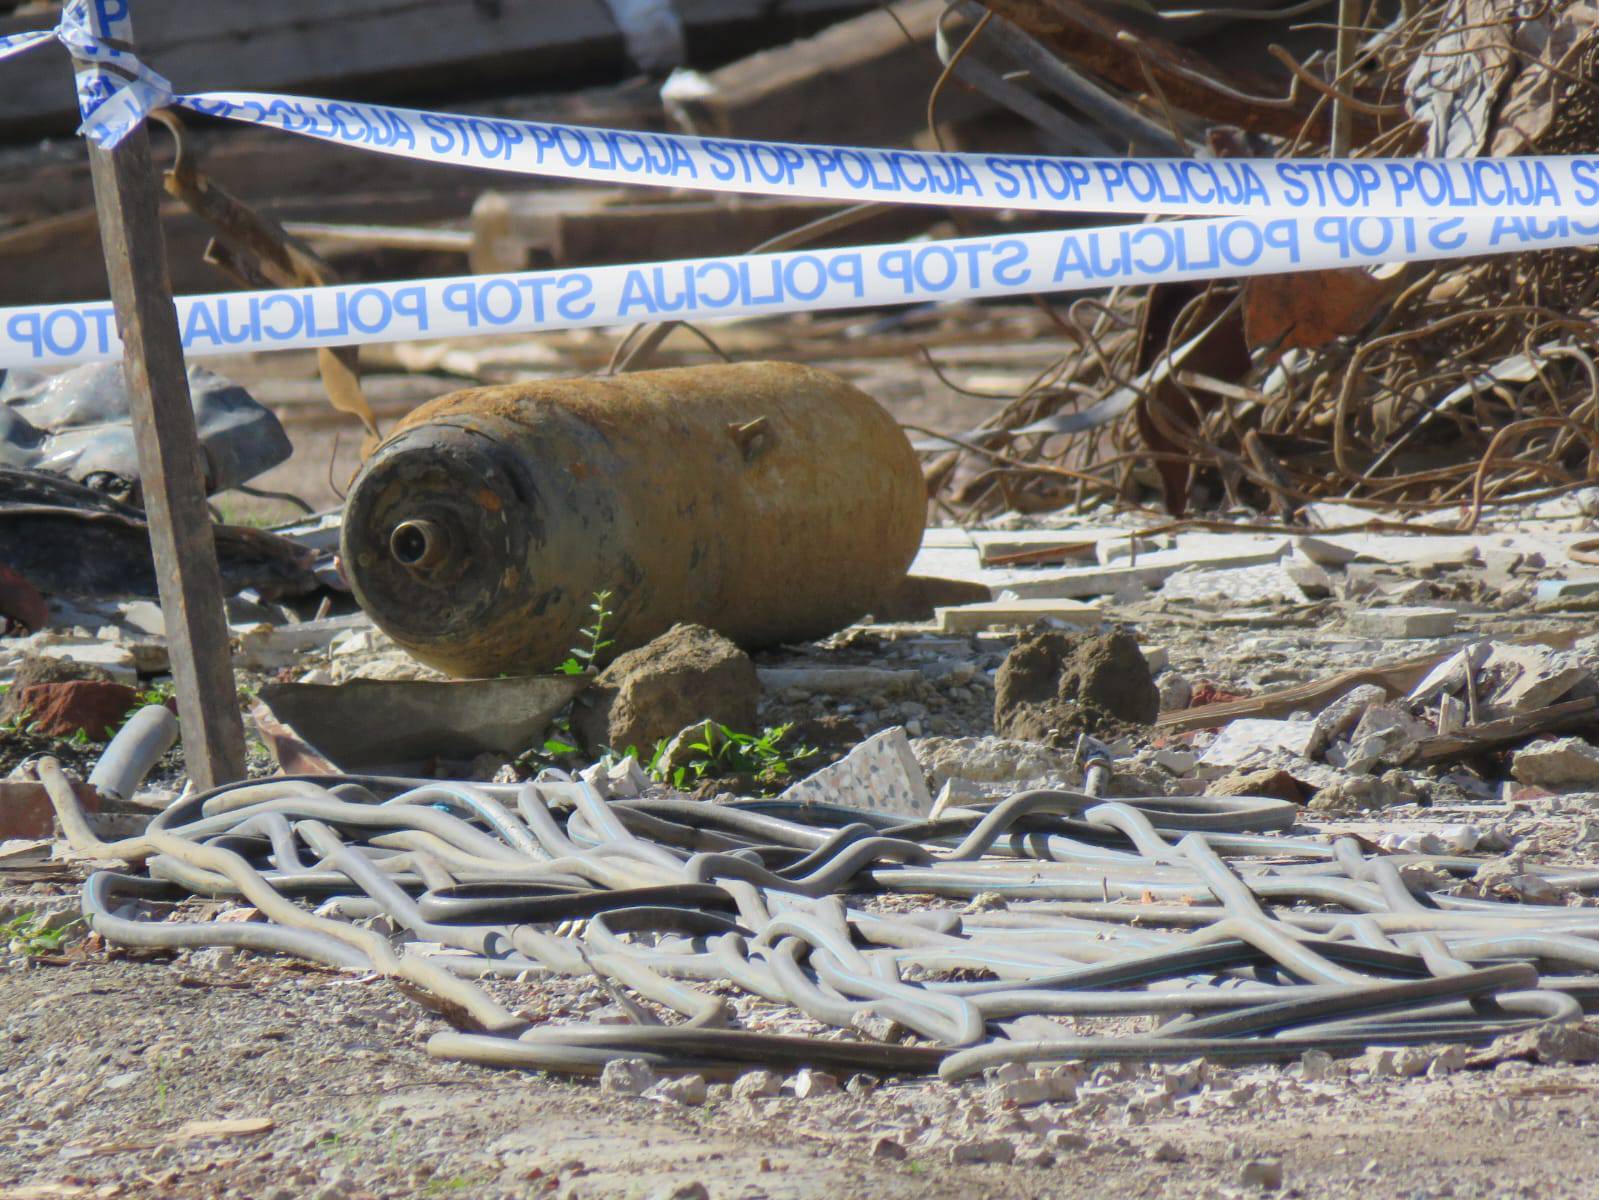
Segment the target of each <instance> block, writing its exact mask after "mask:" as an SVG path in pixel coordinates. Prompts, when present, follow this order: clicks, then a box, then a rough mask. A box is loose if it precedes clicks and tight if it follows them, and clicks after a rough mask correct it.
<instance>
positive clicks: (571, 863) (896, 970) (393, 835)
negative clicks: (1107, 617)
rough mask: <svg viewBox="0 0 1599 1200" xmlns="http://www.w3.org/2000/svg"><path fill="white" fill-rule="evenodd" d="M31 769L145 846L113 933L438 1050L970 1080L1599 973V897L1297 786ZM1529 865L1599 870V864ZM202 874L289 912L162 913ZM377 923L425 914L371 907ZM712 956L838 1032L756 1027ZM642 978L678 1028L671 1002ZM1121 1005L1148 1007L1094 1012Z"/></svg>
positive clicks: (158, 722) (1558, 984)
mask: <svg viewBox="0 0 1599 1200" xmlns="http://www.w3.org/2000/svg"><path fill="white" fill-rule="evenodd" d="M160 711H162V712H164V710H160ZM165 720H167V721H169V720H170V718H165ZM158 726H163V727H164V719H163V718H162V717H160V716H155V715H151V716H149V717H147V718H146V717H143V716H141V717H140V718H139V719H137V720H136V721H135V722H132V723H130V726H129V728H128V730H126V731H125V732H124V734H123V735H121V736H119V738H118V739H117V741H115V742H113V744H112V746H111V747H110V748H108V750H107V752H106V757H105V759H103V760H102V762H101V765H100V767H99V768H97V770H96V775H95V778H96V779H97V780H101V781H102V782H103V780H104V779H105V778H108V777H119V779H118V782H117V783H116V786H117V787H118V788H120V789H123V794H126V793H127V792H130V791H131V788H132V783H133V782H136V780H137V778H142V776H143V772H144V770H146V769H147V768H148V762H149V761H153V759H154V756H155V755H157V754H159V753H160V750H159V749H156V748H155V747H156V746H158V745H159V744H160V741H161V738H160V737H154V736H152V732H153V731H154V730H156V728H157V727H158ZM141 738H143V739H144V740H143V742H142V743H141V742H140V739H141ZM167 740H168V741H170V737H168V739H167ZM163 748H164V747H163ZM147 760H148V761H147ZM39 774H40V778H41V779H42V780H43V782H44V783H45V785H46V787H47V788H48V790H49V793H50V796H51V799H52V801H53V803H54V804H55V807H56V811H57V813H58V815H59V817H60V820H61V822H62V825H63V828H64V829H65V831H66V833H67V836H68V838H69V840H70V842H71V844H72V845H73V847H74V848H75V849H76V850H77V851H79V852H80V853H83V854H87V855H92V856H94V857H97V858H114V859H121V860H123V861H124V862H127V863H130V864H135V865H142V867H143V869H144V873H143V874H133V873H124V872H112V871H101V872H98V873H96V874H94V875H93V876H92V877H91V878H90V879H89V880H88V881H87V883H86V884H85V887H84V893H83V909H84V913H85V914H86V916H87V917H88V919H89V922H90V924H91V925H92V927H93V928H94V930H96V931H97V932H98V933H100V934H101V935H102V936H103V937H105V938H106V939H107V940H108V941H111V942H115V943H120V944H124V945H131V946H144V947H165V948H178V947H193V946H206V945H226V946H236V947H247V948H249V949H251V950H253V951H260V952H270V953H281V954H289V955H297V956H300V957H302V958H306V959H312V960H315V961H318V962H321V963H326V964H330V965H332V966H335V967H339V968H345V969H350V970H359V971H377V972H380V973H382V974H385V975H388V976H392V977H395V978H397V979H399V980H402V981H405V982H406V983H408V984H409V985H411V988H410V990H411V991H412V992H413V993H415V992H416V991H417V990H418V989H420V991H421V992H423V993H426V994H427V995H428V996H429V997H430V998H431V1000H432V1002H433V1003H434V1004H435V1006H436V1007H440V1008H441V1009H443V1010H444V1011H446V1012H447V1013H449V1014H451V1016H452V1018H453V1023H454V1024H455V1025H456V1026H457V1028H458V1029H461V1030H463V1032H454V1033H443V1034H437V1035H435V1036H434V1037H433V1038H432V1039H431V1040H430V1042H429V1043H428V1049H429V1051H430V1052H431V1053H433V1054H435V1055H439V1056H442V1057H449V1058H458V1059H468V1060H472V1061H477V1062H484V1063H492V1064H499V1065H514V1066H522V1067H529V1068H538V1069H544V1070H551V1071H564V1072H576V1073H589V1074H592V1073H597V1072H598V1071H599V1070H600V1069H601V1068H602V1067H603V1066H604V1064H605V1063H606V1062H608V1061H610V1060H612V1059H616V1058H624V1057H625V1058H642V1059H645V1060H646V1061H648V1062H649V1063H651V1064H652V1065H653V1066H655V1067H656V1068H657V1069H659V1070H663V1071H695V1072H701V1073H706V1074H727V1073H733V1072H737V1071H739V1070H744V1069H748V1068H750V1067H751V1066H757V1065H759V1066H784V1067H797V1066H802V1065H809V1066H814V1067H818V1068H821V1069H834V1070H841V1071H852V1072H854V1071H860V1072H874V1073H880V1074H895V1075H912V1074H927V1073H932V1072H935V1071H936V1072H938V1073H939V1074H940V1075H942V1076H943V1077H944V1078H946V1079H952V1080H953V1079H960V1078H964V1077H966V1076H969V1075H972V1074H974V1073H977V1072H980V1071H982V1070H984V1069H985V1068H988V1067H992V1066H997V1065H1000V1064H1004V1063H1010V1062H1017V1063H1048V1062H1061V1061H1067V1060H1074V1059H1087V1060H1102V1059H1110V1058H1125V1059H1144V1060H1154V1059H1189V1058H1194V1057H1198V1056H1207V1057H1210V1058H1213V1059H1217V1060H1227V1061H1234V1062H1240V1061H1271V1060H1284V1059H1291V1058H1295V1057H1298V1056H1299V1055H1301V1054H1303V1053H1304V1052H1305V1051H1307V1050H1311V1049H1322V1050H1328V1051H1331V1052H1334V1053H1353V1052H1355V1051H1358V1050H1359V1049H1361V1048H1363V1047H1366V1046H1368V1045H1373V1044H1377V1045H1386V1046H1392V1045H1403V1044H1413V1043H1426V1042H1448V1041H1455V1042H1466V1043H1482V1042H1486V1041H1489V1040H1491V1039H1493V1038H1495V1037H1498V1036H1500V1035H1503V1034H1507V1033H1514V1032H1518V1031H1521V1030H1525V1029H1527V1028H1530V1027H1532V1026H1534V1025H1537V1024H1540V1023H1543V1022H1565V1021H1573V1020H1576V1019H1579V1018H1580V1017H1581V1014H1582V1011H1583V1006H1584V1004H1586V1003H1589V1002H1590V1001H1592V1000H1594V999H1595V998H1599V942H1596V941H1595V938H1599V911H1596V910H1594V909H1592V908H1568V907H1563V906H1553V905H1549V906H1545V905H1537V904H1523V903H1514V902H1505V903H1501V902H1497V901H1493V900H1487V899H1477V898H1471V897H1467V896H1459V895H1451V894H1448V890H1447V888H1448V887H1449V886H1451V885H1452V884H1453V882H1455V881H1456V880H1458V879H1461V878H1465V877H1469V876H1470V875H1471V874H1472V873H1473V872H1475V871H1476V870H1477V869H1478V867H1480V866H1481V865H1482V861H1483V860H1481V859H1476V858H1469V857H1458V856H1442V855H1417V854H1386V855H1377V854H1368V853H1366V852H1365V851H1363V850H1362V849H1361V847H1360V846H1359V844H1358V843H1357V842H1355V841H1354V840H1353V839H1351V838H1339V839H1337V840H1335V841H1333V842H1331V843H1330V844H1329V843H1327V842H1324V841H1319V840H1315V839H1314V838H1311V837H1308V836H1292V835H1291V834H1289V833H1286V832H1284V831H1287V830H1290V829H1291V827H1292V826H1293V824H1294V821H1295V818H1296V812H1297V810H1296V809H1295V807H1294V806H1293V805H1291V804H1287V803H1284V802H1280V801H1275V800H1265V799H1254V798H1240V797H1226V798H1210V797H1198V798H1182V797H1158V798H1147V799H1116V800H1105V799H1100V798H1098V797H1094V796H1090V795H1085V794H1082V793H1079V792H1073V791H1054V790H1051V791H1029V792H1023V793H1021V794H1019V795H1016V796H1012V797H1011V798H1009V799H1007V800H1005V801H1003V802H1001V803H1000V804H998V805H997V807H994V808H993V809H992V810H990V811H987V812H964V813H960V814H956V815H950V816H948V817H946V818H944V819H939V820H931V821H921V822H907V821H906V820H905V819H904V818H902V817H896V816H892V815H886V814H881V813H873V812H865V811H860V810H856V809H848V808H841V807H830V806H806V807H799V806H794V805H784V804H781V803H779V802H774V801H750V802H744V803H739V804H731V805H718V804H713V803H708V802H701V801H693V800H688V799H681V798H674V797H666V798H649V797H645V798H637V799H625V800H621V799H612V800H606V799H603V798H602V797H601V796H600V795H599V794H597V793H596V792H595V791H594V790H593V789H592V788H591V787H589V786H588V785H587V784H584V783H581V782H564V783H555V784H549V785H541V784H537V783H534V784H524V785H492V784H477V783H470V784H469V783H446V782H432V781H420V780H409V779H391V778H384V777H369V776H361V777H354V776H343V777H314V778H311V777H279V778H273V779H269V780H257V781H246V782H243V783H239V784H234V785H229V786H227V787H222V788H217V789H214V790H213V791H210V792H206V793H202V794H196V795H189V796H186V797H184V798H182V799H180V800H178V801H177V802H175V803H174V804H173V805H172V806H171V807H170V808H168V809H167V810H166V811H165V812H163V813H161V814H160V815H159V816H157V817H155V818H154V819H153V820H152V821H151V822H150V825H149V827H148V829H147V830H146V832H145V833H144V835H143V836H142V837H139V838H133V839H128V840H126V841H121V842H112V843H106V842H102V841H100V840H99V839H98V838H96V837H95V835H94V834H93V832H92V831H91V830H90V829H89V827H88V825H87V823H86V821H85V819H84V817H83V814H82V812H81V810H80V809H79V806H78V802H77V799H76V797H75V795H74V793H73V789H72V785H71V782H70V781H69V780H68V779H67V777H66V776H65V775H64V774H63V773H62V771H61V769H60V767H59V765H58V764H57V763H55V762H54V761H53V760H50V759H45V760H43V761H41V762H40V764H39ZM1541 873H1543V874H1545V875H1546V876H1547V877H1548V879H1549V882H1550V883H1551V884H1553V885H1555V886H1557V887H1561V888H1566V889H1576V890H1585V889H1594V888H1599V871H1591V870H1590V871H1575V870H1573V871H1557V870H1554V869H1542V872H1541ZM196 894H198V895H204V896H213V897H237V898H239V899H241V900H242V901H244V902H245V903H248V904H250V905H254V906H255V907H256V908H258V909H259V910H260V911H261V913H262V914H263V915H264V916H265V917H266V918H268V921H267V922H264V923H236V922H184V921H175V920H167V919H162V917H163V915H165V914H166V913H167V912H169V911H170V908H169V906H170V902H173V901H177V900H181V899H183V898H186V897H188V896H191V895H196ZM918 897H919V898H921V903H918V902H917V900H916V898H918ZM934 898H938V899H937V900H935V899H934ZM951 900H965V901H967V902H968V903H967V904H966V905H965V907H964V908H956V907H955V906H953V905H952V904H951V903H950V901H951ZM973 901H975V903H973ZM380 914H381V915H386V916H387V917H388V918H389V919H390V920H391V921H392V922H393V923H394V925H395V926H396V927H397V928H399V929H400V930H402V931H404V934H403V935H402V936H401V937H398V938H391V937H389V936H385V935H384V934H382V933H380V932H377V931H376V930H375V929H373V928H370V927H368V926H369V925H370V924H371V923H370V922H367V921H365V919H366V918H369V917H372V916H376V915H380ZM405 935H409V936H408V937H407V936H405ZM524 972H526V973H529V974H530V975H531V976H533V977H536V976H539V975H541V974H543V973H546V972H553V973H557V974H563V975H571V976H587V977H594V976H598V977H599V978H600V979H601V980H602V981H604V982H605V985H606V987H607V988H608V989H610V990H612V991H613V992H615V993H616V994H618V995H620V996H622V997H623V998H624V1001H625V1004H626V1009H625V1010H626V1011H627V1012H630V1013H632V1014H633V1015H634V1016H635V1017H636V1018H637V1019H638V1021H639V1023H637V1024H633V1025H615V1024H586V1023H572V1024H553V1023H533V1024H530V1023H529V1021H528V1020H526V1019H525V1018H523V1017H520V1016H518V1015H516V1014H515V1013H513V1012H511V1011H509V1010H508V1009H507V1008H506V1007H505V1006H504V1005H502V1004H501V1003H500V1002H499V1001H498V1000H496V999H495V998H494V996H492V995H491V994H490V992H489V991H488V990H487V989H485V988H484V987H483V986H481V984H480V982H477V981H480V980H482V979H484V978H487V977H490V976H520V975H522V974H523V973H524ZM721 981H730V982H731V984H732V985H733V986H734V987H736V988H737V989H741V990H742V991H744V992H747V993H751V994H753V995H755V996H759V997H763V998H765V999H766V1000H769V1001H774V1002H778V1003H781V1004H783V1005H787V1006H792V1008H793V1009H795V1010H798V1013H800V1014H804V1016H806V1017H809V1018H812V1019H814V1020H815V1021H818V1022H821V1023H823V1024H824V1025H827V1026H830V1027H833V1030H834V1032H830V1033H829V1034H828V1035H827V1036H820V1037H794V1036H779V1035H774V1034H768V1033H761V1032H756V1031H751V1030H746V1029H740V1028H737V1027H736V1023H735V1017H734V1014H733V1012H732V1010H731V1009H730V1006H729V1004H728V1003H727V1001H726V999H725V998H724V995H723V994H722V993H725V992H729V991H731V990H733V989H732V988H729V987H728V986H727V985H726V983H723V982H721ZM696 984H699V985H701V986H696ZM706 985H710V986H706ZM637 997H641V998H644V999H646V1000H648V1001H652V1002H654V1004H656V1005H659V1006H662V1007H664V1009H666V1010H670V1011H671V1012H675V1013H677V1014H681V1016H682V1017H683V1018H684V1019H683V1020H682V1021H681V1022H679V1023H675V1024H667V1023H663V1022H661V1021H660V1020H659V1018H658V1017H657V1016H656V1015H655V1013H656V1011H658V1010H654V1009H651V1008H649V1007H648V1006H646V1005H643V1004H640V1003H637V1001H636V999H635V998H637ZM1128 1017H1143V1018H1152V1020H1142V1021H1132V1022H1129V1021H1127V1020H1125V1019H1123V1020H1120V1021H1114V1022H1112V1021H1095V1020H1092V1019H1097V1018H1128ZM1059 1018H1069V1019H1070V1020H1068V1021H1066V1022H1064V1023H1063V1022H1062V1021H1061V1020H1060V1019H1059ZM1080 1022H1086V1023H1087V1024H1088V1025H1089V1026H1090V1027H1092V1028H1094V1029H1095V1030H1096V1032H1095V1033H1094V1034H1093V1035H1092V1036H1083V1035H1082V1033H1081V1032H1080V1026H1079V1023H1080ZM1112 1025H1113V1026H1115V1027H1116V1028H1119V1029H1125V1028H1127V1027H1129V1026H1137V1027H1138V1028H1141V1029H1148V1028H1150V1027H1151V1026H1153V1032H1141V1033H1137V1034H1123V1033H1118V1032H1115V1031H1114V1030H1106V1029H1104V1028H1102V1027H1104V1026H1112Z"/></svg>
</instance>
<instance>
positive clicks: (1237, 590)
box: [1160, 562, 1310, 608]
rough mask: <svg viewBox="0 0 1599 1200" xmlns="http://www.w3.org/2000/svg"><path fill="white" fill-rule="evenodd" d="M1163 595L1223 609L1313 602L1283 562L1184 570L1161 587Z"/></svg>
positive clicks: (1165, 597)
mask: <svg viewBox="0 0 1599 1200" xmlns="http://www.w3.org/2000/svg"><path fill="white" fill-rule="evenodd" d="M1160 595H1161V599H1163V600H1173V601H1185V602H1187V603H1190V604H1195V605H1200V606H1204V607H1224V608H1237V607H1239V606H1240V605H1260V604H1305V603H1308V602H1309V600H1310V597H1309V596H1307V595H1306V594H1305V592H1304V589H1303V588H1301V587H1300V586H1299V584H1298V582H1297V581H1296V580H1295V579H1294V577H1293V575H1292V574H1291V573H1290V572H1289V571H1288V570H1287V569H1286V568H1285V567H1284V566H1283V564H1282V563H1280V562H1270V563H1261V564H1259V565H1257V566H1252V567H1228V568H1223V569H1220V570H1212V569H1200V568H1193V567H1189V568H1185V569H1183V570H1181V571H1178V572H1177V573H1176V574H1175V575H1172V576H1170V577H1169V578H1167V579H1166V581H1165V582H1164V583H1162V584H1161V587H1160Z"/></svg>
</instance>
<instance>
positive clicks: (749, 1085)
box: [733, 1071, 783, 1100]
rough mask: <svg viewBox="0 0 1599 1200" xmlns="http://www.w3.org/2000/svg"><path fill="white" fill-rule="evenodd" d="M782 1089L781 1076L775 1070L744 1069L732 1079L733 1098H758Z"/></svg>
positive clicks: (776, 1092) (773, 1094)
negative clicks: (742, 1072)
mask: <svg viewBox="0 0 1599 1200" xmlns="http://www.w3.org/2000/svg"><path fill="white" fill-rule="evenodd" d="M782 1090H783V1077H782V1076H781V1075H779V1074H778V1073H777V1072H776V1071H745V1072H744V1074H742V1075H740V1076H739V1077H738V1078H737V1079H735V1080H733V1099H735V1100H760V1099H765V1098H767V1097H769V1096H775V1095H777V1094H778V1093H779V1092H781V1091H782Z"/></svg>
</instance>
